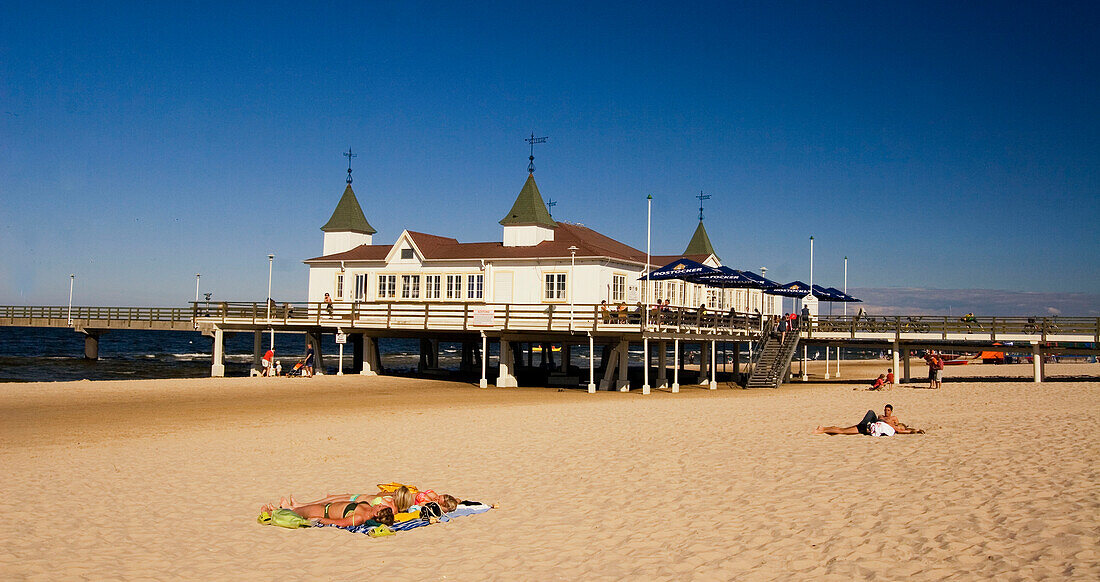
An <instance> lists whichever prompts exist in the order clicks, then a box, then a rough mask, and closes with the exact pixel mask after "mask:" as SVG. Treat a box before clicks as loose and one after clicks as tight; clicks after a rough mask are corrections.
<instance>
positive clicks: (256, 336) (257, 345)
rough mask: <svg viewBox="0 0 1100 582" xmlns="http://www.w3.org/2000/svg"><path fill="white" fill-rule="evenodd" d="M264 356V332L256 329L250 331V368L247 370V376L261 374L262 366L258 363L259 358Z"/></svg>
mask: <svg viewBox="0 0 1100 582" xmlns="http://www.w3.org/2000/svg"><path fill="white" fill-rule="evenodd" d="M263 357H264V332H262V331H260V330H256V331H254V332H252V369H251V370H249V372H248V375H249V376H259V375H261V374H263V367H262V366H261V365H260V360H261V359H263Z"/></svg>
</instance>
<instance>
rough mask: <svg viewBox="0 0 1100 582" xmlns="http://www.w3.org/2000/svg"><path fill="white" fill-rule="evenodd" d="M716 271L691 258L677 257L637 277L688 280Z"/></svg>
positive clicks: (659, 279)
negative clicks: (677, 258)
mask: <svg viewBox="0 0 1100 582" xmlns="http://www.w3.org/2000/svg"><path fill="white" fill-rule="evenodd" d="M717 272H718V269H715V268H712V267H708V266H706V265H704V264H702V263H699V262H696V261H693V260H691V259H679V260H676V261H672V262H671V263H669V264H667V265H665V266H663V267H661V268H660V269H656V270H654V271H650V272H649V274H648V275H642V276H641V277H638V279H639V280H641V279H650V280H653V281H663V280H665V279H684V280H688V279H693V278H695V277H698V276H699V275H708V274H713V273H717Z"/></svg>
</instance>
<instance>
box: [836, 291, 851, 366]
mask: <svg viewBox="0 0 1100 582" xmlns="http://www.w3.org/2000/svg"><path fill="white" fill-rule="evenodd" d="M845 305H848V304H847V303H845ZM836 377H837V378H839V377H840V346H837V347H836Z"/></svg>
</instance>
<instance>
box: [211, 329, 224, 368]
mask: <svg viewBox="0 0 1100 582" xmlns="http://www.w3.org/2000/svg"><path fill="white" fill-rule="evenodd" d="M210 375H211V376H213V377H215V378H220V377H222V376H225V332H223V331H222V330H221V329H220V328H214V364H213V365H212V366H210Z"/></svg>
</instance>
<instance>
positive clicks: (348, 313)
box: [0, 302, 1100, 392]
mask: <svg viewBox="0 0 1100 582" xmlns="http://www.w3.org/2000/svg"><path fill="white" fill-rule="evenodd" d="M0 326H15V327H58V328H71V329H73V330H75V331H77V332H79V333H81V334H83V335H84V336H85V354H84V355H85V357H88V358H93V359H94V358H96V357H97V355H98V337H99V336H100V335H101V334H102V333H104V332H107V331H111V330H134V329H141V330H162V331H195V330H198V331H200V332H202V333H204V334H205V335H208V336H210V337H212V338H213V340H214V349H213V351H214V354H213V364H212V374H213V375H216V376H217V375H223V374H224V363H223V360H224V334H225V333H234V332H252V333H253V334H254V335H255V336H256V338H257V339H256V341H255V350H254V351H255V354H254V357H255V359H257V360H258V358H259V355H260V345H261V344H260V339H259V336H260V334H261V333H264V332H279V333H287V332H290V333H302V334H305V335H306V337H307V338H309V340H308V341H310V343H312V344H313V345H314V346H317V347H319V346H320V338H321V336H322V334H330V333H331V334H336V333H340V334H343V335H344V337H348V338H350V340H351V341H350V343H351V344H352V346H353V362H354V368H356V372H358V373H361V374H368V375H369V374H374V373H377V371H378V370H379V354H378V346H377V340H378V339H379V338H383V337H385V338H394V337H401V338H419V339H421V340H423V341H426V342H434V345H435V346H436V349H438V342H439V341H454V342H461V343H463V344H464V345H466V346H470V347H471V348H473V347H475V346H476V345H477V344H480V351H478V352H477V353H478V354H480V355H481V356H482V357H480V361H481V385H482V386H487V385H488V377H487V374H488V368H487V361H486V360H487V358H485V357H484V354H487V353H488V343H489V342H490V341H492V342H498V343H499V344H500V346H501V349H500V350H499V353H500V358H499V364H498V366H497V368H498V373H497V379H496V384H497V386H501V387H508V386H515V385H516V379H515V362H516V355H517V350H516V345H517V344H520V343H528V344H551V343H553V344H561V345H562V346H564V347H563V350H564V353H563V359H565V360H566V361H567V362H568V349H569V346H573V345H584V344H587V345H588V348H589V349H590V350H591V351H590V353H595V349H596V346H597V345H599V346H606V347H607V348H608V352H609V355H610V360H605V361H604V362H602V364H601V367H602V368H603V369H604V375H603V377H602V379H601V380H600V382H599V387H601V388H603V389H615V388H618V389H624V388H628V386H629V383H628V382H627V380H626V377H627V369H626V366H627V361H628V359H629V355H628V351H629V348H630V345H631V344H635V345H637V344H641V345H642V346H643V349H644V353H646V354H652V352H653V350H652V348H654V347H656V348H657V349H656V360H657V363H656V374H655V376H654V384H653V387H663V386H668V387H671V388H672V389H673V390H674V391H675V390H677V389H678V384H679V383H678V377H677V375H678V370H679V362H678V361H677V359H678V358H679V355H680V353H681V346H682V345H683V344H698V345H699V346H700V353H701V357H702V359H703V361H702V362H701V367H700V370H701V374H702V378H703V382H702V383H703V384H707V385H709V386H710V387H711V388H714V387H716V382H715V379H714V378H715V376H714V374H715V372H714V371H715V369H716V368H717V366H716V365H714V362H715V354H716V352H715V346H716V344H718V343H733V344H739V343H741V342H751V343H752V344H753V345H757V346H759V345H760V344H761V342H766V341H767V336H766V334H765V329H766V327H767V326H766V318H762V317H760V316H758V315H755V314H743V313H739V314H728V313H714V312H699V311H698V310H695V309H684V308H673V309H671V310H670V311H662V312H657V311H646V310H645V309H643V308H641V306H635V307H633V308H630V309H628V310H626V311H623V312H619V311H617V310H615V309H614V308H612V309H611V310H610V311H608V312H604V311H602V310H601V307H600V306H598V305H589V304H586V305H568V304H564V305H562V304H552V305H546V304H487V303H464V302H440V303H432V302H423V303H411V302H408V303H402V302H387V303H350V302H341V303H332V304H328V303H305V302H293V303H268V302H194V303H192V304H191V306H190V307H183V308H158V307H75V306H74V307H72V308H71V310H70V308H68V307H65V306H0ZM799 341H800V344H801V347H803V348H804V349H805V347H806V346H824V347H827V348H833V347H844V348H879V349H891V350H892V351H893V353H894V364H895V369H899V367H900V366H899V360H900V359H902V358H901V354H906V355H908V354H909V353H911V352H913V351H919V350H924V349H937V350H957V351H978V350H996V351H1011V352H1030V353H1031V354H1032V355H1033V356H1034V358H1033V361H1034V362H1035V370H1036V372H1035V379H1036V381H1041V379H1042V377H1043V375H1044V372H1043V370H1042V363H1041V362H1042V360H1043V355H1044V354H1088V355H1097V353H1098V350H1097V346H1098V345H1100V318H1092V317H1088V318H1086V317H978V318H975V319H973V320H970V321H963V320H962V319H959V318H954V317H950V316H890V317H881V316H876V317H857V316H822V317H819V318H815V319H814V320H813V321H812V322H809V323H808V324H803V325H802V329H801V330H799ZM422 343H423V342H422ZM669 343H672V345H673V347H674V349H673V352H672V353H673V362H672V367H673V378H672V379H671V383H670V379H669V378H668V377H667V369H668V365H667V364H668V362H666V361H665V360H666V356H667V353H668V344H669ZM1006 343H1007V344H1012V345H1005V344H1006ZM651 344H653V345H651ZM467 351H470V350H466V349H464V355H466V352H467ZM758 351H759V350H758ZM733 352H734V354H737V353H738V352H739V350H738V349H734V350H733ZM317 357H318V359H319V361H318V362H317V364H318V367H319V368H320V367H322V365H323V364H322V361H320V358H321V357H322V354H320V353H319V350H318V353H317ZM652 359H653V358H652V356H651V357H650V361H651V360H652ZM429 360H431V358H429ZM594 360H595V358H589V370H588V382H587V384H588V389H589V390H590V391H595V390H596V388H597V380H596V377H595V369H596V366H595V362H594ZM908 360H909V358H907V357H906V358H904V361H905V362H906V368H905V369H903V370H901V372H902V374H901V375H902V379H903V380H905V379H908V377H909V373H908V372H909V371H908V369H907V367H908V364H907V362H908ZM465 361H466V359H465V358H464V362H465ZM789 364H790V361H789V359H788V361H787V365H788V366H789ZM651 368H652V365H651V366H644V369H645V379H644V384H643V392H648V390H649V389H650V387H651V386H650V378H649V371H650V369H651ZM705 370H709V371H710V374H709V380H708V379H707V377H706V374H705V372H704V371H705Z"/></svg>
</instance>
